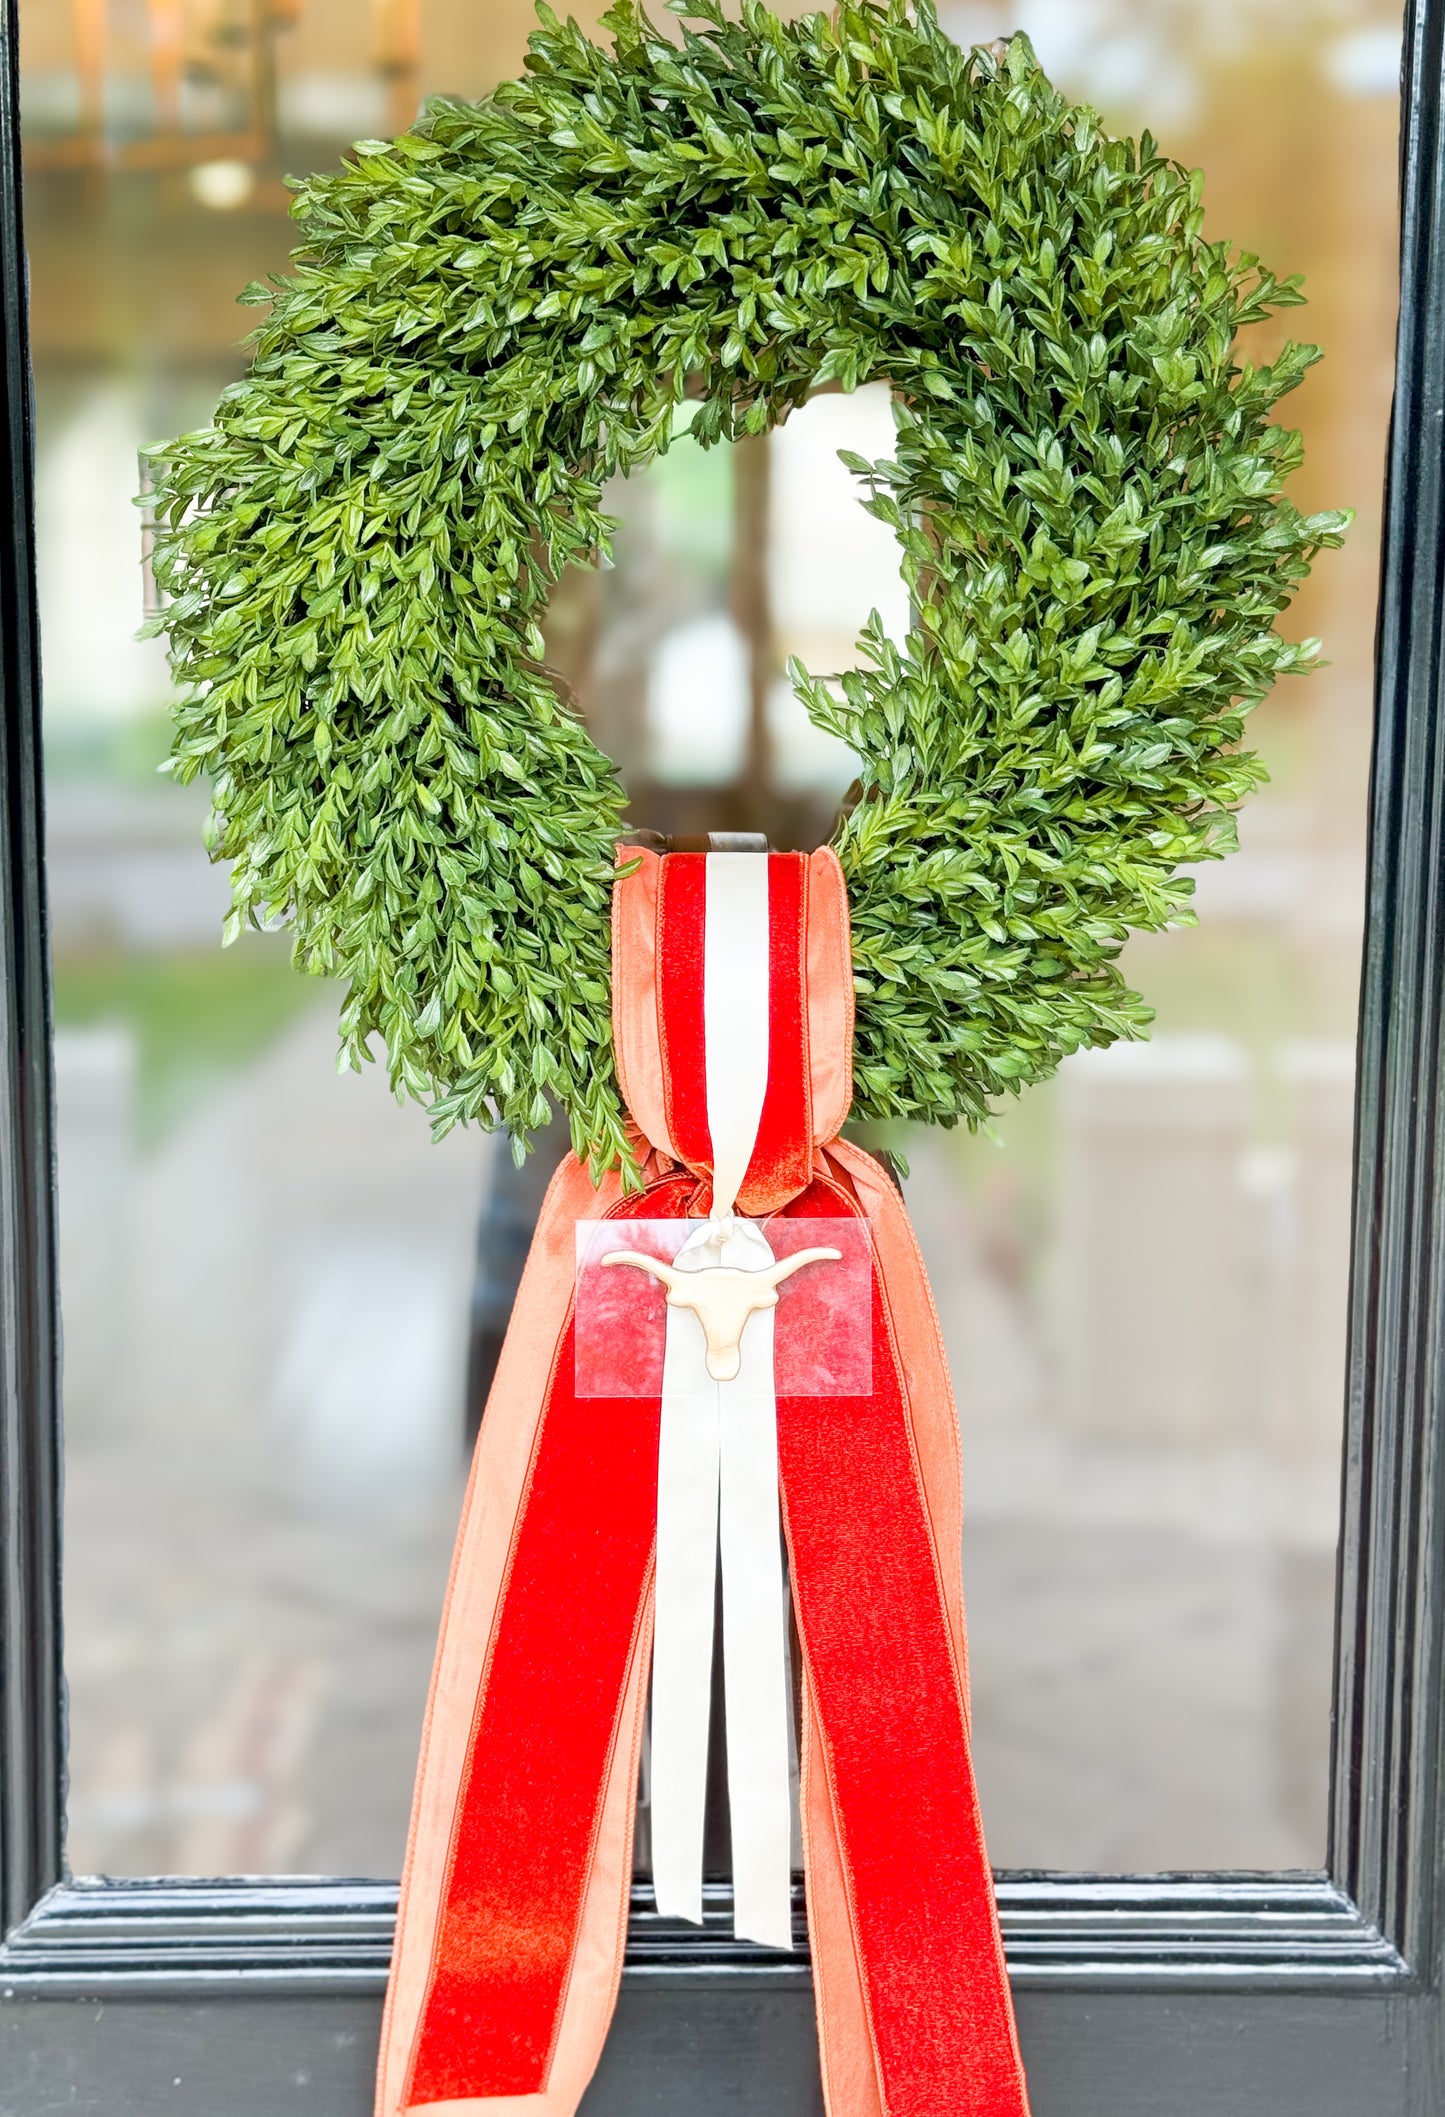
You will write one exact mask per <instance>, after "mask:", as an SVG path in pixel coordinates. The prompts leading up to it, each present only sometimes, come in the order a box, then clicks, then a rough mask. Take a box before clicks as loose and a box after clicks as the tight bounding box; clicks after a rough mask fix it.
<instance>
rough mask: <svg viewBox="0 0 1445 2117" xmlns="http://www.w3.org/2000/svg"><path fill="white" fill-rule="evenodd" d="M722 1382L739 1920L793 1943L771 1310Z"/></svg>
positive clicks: (751, 1328)
mask: <svg viewBox="0 0 1445 2117" xmlns="http://www.w3.org/2000/svg"><path fill="white" fill-rule="evenodd" d="M719 1394H720V1396H721V1399H722V1407H721V1409H722V1417H721V1427H720V1430H721V1438H722V1479H721V1497H722V1511H721V1524H722V1529H721V1534H722V1583H723V1684H724V1694H725V1697H726V1702H727V1737H728V1802H729V1806H730V1808H731V1810H732V1852H733V1931H734V1932H735V1933H736V1934H737V1935H738V1937H739V1938H740V1939H742V1940H750V1941H760V1942H762V1943H763V1945H764V1946H766V1947H769V1948H791V1947H792V1945H793V1909H792V1857H791V1855H792V1803H791V1798H790V1792H789V1784H788V1732H789V1726H788V1724H789V1717H790V1709H791V1701H790V1699H789V1697H788V1675H787V1642H786V1630H785V1623H786V1620H785V1614H784V1613H785V1601H784V1597H785V1592H786V1590H785V1585H784V1580H783V1555H782V1536H781V1523H780V1521H779V1518H778V1420H777V1400H776V1397H775V1395H774V1389H773V1316H772V1313H771V1312H770V1311H764V1312H763V1313H762V1314H760V1315H756V1316H754V1317H753V1318H752V1321H751V1322H750V1323H749V1324H748V1325H747V1327H746V1329H745V1330H744V1333H743V1367H742V1372H741V1374H740V1375H739V1376H738V1378H737V1380H736V1381H735V1382H724V1383H722V1384H721V1385H720V1388H719Z"/></svg>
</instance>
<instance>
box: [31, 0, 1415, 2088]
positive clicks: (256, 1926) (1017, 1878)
mask: <svg viewBox="0 0 1445 2117" xmlns="http://www.w3.org/2000/svg"><path fill="white" fill-rule="evenodd" d="M17 49H18V45H17V29H16V6H15V0H6V6H5V12H4V15H3V17H0V400H3V401H0V496H3V503H4V505H5V506H6V507H7V508H8V511H9V520H8V524H7V528H8V535H6V536H5V537H4V538H3V539H0V687H3V699H0V707H3V719H0V745H3V756H0V762H3V788H0V1046H3V1049H0V1912H3V1931H4V1932H5V1934H6V1936H7V1938H6V1939H5V1940H4V1942H3V1945H0V2117H43V2113H48V2112H50V2111H52V2110H54V2111H60V2110H66V2111H95V2112H104V2113H105V2117H128V2113H131V2112H134V2113H136V2117H140V2113H141V2112H145V2113H147V2117H149V2113H150V2112H152V2111H155V2110H165V2109H174V2110H176V2111H181V2112H186V2113H197V2117H199V2113H204V2117H291V2113H293V2112H294V2113H301V2112H305V2113H307V2117H351V2113H359V2112H362V2111H364V2110H366V2109H367V2108H369V2099H368V2085H367V2083H368V2081H369V2076H370V2070H371V2063H372V2058H373V2055H374V2050H375V2039H376V2028H377V2020H378V2012H379V2005H380V1996H381V1991H382V1987H383V1984H384V1980H385V1974H386V1964H387V1956H388V1950H389V1944H390V1934H391V1925H392V1918H393V1913H394V1909H395V1895H396V1893H395V1890H394V1888H392V1887H389V1886H382V1885H380V1884H376V1883H370V1882H364V1883H363V1882H345V1881H290V1882H287V1881H279V1882H255V1881H249V1880H240V1879H238V1880H222V1881H218V1882H211V1881H204V1882H191V1881H175V1882H158V1883H152V1882H105V1881H99V1882H98V1881H72V1880H69V1879H67V1878H66V1876H65V1873H64V1867H63V1858H62V1831H63V1807H64V1707H63V1688H62V1682H61V1631H60V1597H59V1583H58V1550H59V1525H58V1498H59V1439H58V1434H59V1423H58V1401H59V1392H58V1332H57V1325H56V1299H55V1272H54V1255H55V1208H54V1123H53V1109H52V1099H53V1089H52V1081H51V1070H50V1018H49V992H48V967H47V957H46V915H45V899H44V877H43V869H42V863H41V858H40V850H41V845H42V841H43V824H42V813H43V812H42V787H41V773H40V735H39V728H40V695H39V666H38V654H37V639H36V616H35V596H34V577H33V576H34V569H33V548H32V520H33V505H32V500H33V495H32V477H31V457H32V449H31V400H30V388H29V377H28V365H27V351H26V292H25V268H24V250H23V239H22V225H21V212H20V152H19V139H18V125H17V115H16V113H17V92H16V91H17V83H16V63H17V62H16V54H17ZM1442 68H1445V0H1413V4H1412V6H1411V8H1410V10H1409V14H1408V18H1407V22H1406V36H1405V60H1404V107H1403V130H1402V182H1403V207H1404V218H1403V231H1402V244H1401V258H1402V280H1403V286H1402V304H1401V319H1400V333H1399V350H1398V361H1397V378H1396V385H1397V386H1396V403H1395V415H1394V420H1393V425H1392V432H1391V442H1390V452H1389V471H1388V489H1387V502H1386V517H1385V547H1384V566H1383V583H1382V598H1381V620H1380V645H1379V674H1378V723H1377V736H1376V750H1375V763H1374V771H1373V776H1372V789H1371V849H1370V862H1369V885H1368V887H1369V896H1368V907H1369V916H1368V929H1367V938H1366V946H1365V959H1364V981H1363V993H1362V1004H1361V1018H1360V1019H1361V1031H1360V1034H1361V1063H1360V1074H1359V1087H1358V1119H1357V1140H1356V1174H1357V1184H1356V1214H1355V1231H1354V1259H1355V1262H1354V1276H1353V1292H1352V1309H1351V1339H1350V1346H1351V1349H1350V1356H1349V1380H1348V1392H1347V1432H1346V1444H1345V1474H1344V1492H1343V1527H1342V1543H1341V1565H1340V1577H1339V1598H1338V1613H1339V1639H1338V1653H1337V1674H1336V1700H1335V1704H1336V1710H1335V1725H1334V1771H1333V1789H1334V1791H1333V1802H1332V1817H1331V1836H1330V1852H1329V1865H1328V1870H1327V1871H1326V1872H1323V1873H1318V1874H1288V1875H1272V1876H1269V1875H1267V1876H1260V1875H1227V1874H1209V1875H1180V1876H1156V1877H1149V1878H1145V1879H1141V1880H1128V1879H1126V1880H1118V1879H1115V1878H1111V1877H1100V1876H1085V1877H1071V1876H1059V1875H1013V1874H1010V1875H1005V1876H1003V1877H1002V1878H1001V1880H1000V1890H999V1894H1000V1901H1001V1904H1002V1910H1003V1922H1004V1930H1005V1935H1006V1939H1007V1945H1008V1956H1009V1965H1010V1970H1011V1972H1012V1975H1013V1979H1014V1983H1015V1988H1016V1990H1017V1993H1018V1997H1019V2008H1020V2020H1021V2025H1022V2031H1023V2036H1024V2041H1025V2052H1026V2057H1027V2059H1028V2063H1029V2072H1030V2079H1031V2083H1032V2087H1033V2094H1034V2105H1035V2117H1095V2113H1097V2117H1205V2113H1208V2117H1427V2113H1430V2117H1434V2113H1436V2112H1438V2111H1439V2110H1440V2109H1441V2108H1442V2107H1445V2037H1442V2033H1441V2031H1442V2018H1445V2017H1442V1968H1445V1965H1442V1937H1445V1922H1442V1905H1445V1894H1442V1881H1445V1840H1442V1825H1445V1814H1442V1798H1441V1796H1442V1786H1445V1750H1442V1714H1441V1695H1442V1680H1445V1445H1442V1444H1445V1331H1442V1324H1445V1139H1442V1126H1445V1094H1442V1088H1445V1082H1442V1062H1445V714H1442V706H1445V666H1442V653H1445V618H1442V602H1445V127H1442V102H1445V82H1442ZM725 1896H726V1892H725V1891H724V1890H722V1889H721V1888H715V1889H714V1890H713V1891H712V1902H711V1906H710V1914H709V1923H708V1926H707V1927H706V1929H705V1930H704V1931H703V1932H702V1933H701V1934H695V1933H693V1932H692V1931H690V1930H689V1929H681V1928H676V1927H668V1926H667V1925H665V1924H663V1923H662V1922H660V1921H659V1920H658V1919H657V1918H656V1916H655V1914H653V1913H652V1912H651V1911H650V1910H649V1909H648V1907H647V1906H646V1905H645V1904H644V1903H642V1902H639V1903H638V1904H637V1905H636V1907H635V1910H634V1919H633V1936H632V1939H631V1942H630V1944H629V1948H628V1955H627V1968H626V1973H625V1977H624V1984H623V1996H622V2001H621V2004H620V2007H619V2013H618V2019H617V2024H616V2028H615V2030H614V2034H613V2038H612V2041H611V2043H610V2045H609V2047H608V2052H607V2056H606V2059H605V2060H604V2064H603V2069H602V2071H601V2073H600V2074H599V2076H598V2081H597V2084H596V2086H595V2087H594V2089H593V2091H592V2093H591V2095H590V2096H589V2098H588V2104H587V2108H588V2112H589V2117H648V2113H652V2112H656V2113H657V2117H663V2113H668V2117H672V2113H673V2112H675V2111H677V2110H681V2109H687V2110H688V2111H689V2112H697V2113H699V2117H709V2113H711V2112H723V2111H727V2112H733V2113H740V2117H743V2113H746V2117H751V2113H757V2117H785V2113H786V2117H793V2113H802V2112H812V2111H815V2110H817V2109H818V2108H819V2107H820V2099H819V2090H818V2084H817V2067H816V2060H815V2057H814V2046H813V2026H812V2014H811V1995H810V1990H809V1976H808V1969H807V1962H806V1957H805V1956H800V1957H797V1958H780V1957H777V1956H770V1955H768V1954H767V1953H766V1952H765V1951H762V1950H759V1949H757V1948H754V1947H752V1946H750V1945H747V1944H743V1943H738V1942H735V1941H733V1940H732V1939H731V1937H730V1935H729V1933H728V1931H727V1925H728V1920H727V1915H726V1914H727V1907H726V1902H725ZM835 2117H847V2113H846V2112H838V2113H835Z"/></svg>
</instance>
